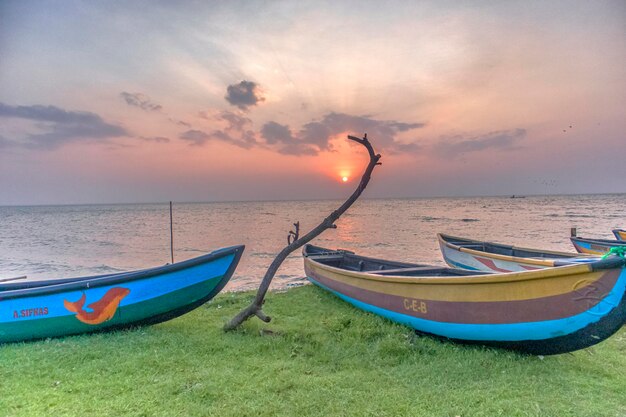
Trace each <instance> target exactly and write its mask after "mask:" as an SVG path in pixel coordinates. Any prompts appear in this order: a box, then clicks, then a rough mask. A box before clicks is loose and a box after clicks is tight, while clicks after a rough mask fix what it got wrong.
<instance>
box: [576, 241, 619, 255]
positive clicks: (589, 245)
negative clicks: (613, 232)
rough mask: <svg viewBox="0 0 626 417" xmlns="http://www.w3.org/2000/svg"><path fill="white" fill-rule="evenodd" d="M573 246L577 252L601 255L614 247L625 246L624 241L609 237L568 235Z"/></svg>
mask: <svg viewBox="0 0 626 417" xmlns="http://www.w3.org/2000/svg"><path fill="white" fill-rule="evenodd" d="M570 240H571V241H572V244H573V245H574V248H576V251H577V252H579V253H587V254H592V255H603V254H605V253H607V252H608V251H609V250H611V248H614V247H626V242H624V241H621V240H611V239H588V238H584V237H578V236H572V237H570Z"/></svg>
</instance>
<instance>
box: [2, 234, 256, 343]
mask: <svg viewBox="0 0 626 417" xmlns="http://www.w3.org/2000/svg"><path fill="white" fill-rule="evenodd" d="M243 250H244V246H233V247H229V248H224V249H219V250H216V251H214V252H211V253H209V254H206V255H203V256H199V257H197V258H193V259H189V260H186V261H183V262H178V263H175V264H171V265H165V266H161V267H157V268H151V269H146V270H141V271H133V272H124V273H118V274H110V275H99V276H92V277H81V278H68V279H59V280H46V281H33V282H21V283H4V284H0V343H4V342H18V341H24V340H33V339H42V338H48V337H57V336H66V335H72V334H79V333H90V332H96V331H103V330H113V329H120V328H126V327H131V326H137V325H145V324H155V323H160V322H163V321H166V320H170V319H173V318H175V317H178V316H180V315H182V314H185V313H187V312H189V311H191V310H193V309H194V308H196V307H198V306H200V305H202V304H204V303H205V302H207V301H209V300H210V299H211V298H213V297H214V296H215V295H216V294H217V293H218V292H220V291H221V289H222V288H224V285H226V283H227V282H228V280H229V279H230V277H231V276H232V274H233V272H234V271H235V268H236V267H237V264H238V263H239V259H240V258H241V254H242V253H243Z"/></svg>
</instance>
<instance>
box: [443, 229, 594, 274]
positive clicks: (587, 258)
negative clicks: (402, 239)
mask: <svg viewBox="0 0 626 417" xmlns="http://www.w3.org/2000/svg"><path fill="white" fill-rule="evenodd" d="M437 240H438V241H439V248H440V249H441V254H442V255H443V259H444V260H445V261H446V263H447V264H448V265H450V266H451V267H454V268H462V269H467V270H471V271H493V272H521V271H532V270H535V269H543V268H552V267H555V266H563V265H571V264H574V263H584V262H593V261H597V260H598V259H599V257H598V256H596V255H581V254H579V253H568V252H556V251H547V250H539V249H529V248H521V247H517V246H511V245H503V244H501V243H493V242H485V241H481V240H474V239H468V238H463V237H456V236H450V235H446V234H443V233H439V234H437Z"/></svg>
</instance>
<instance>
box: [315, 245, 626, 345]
mask: <svg viewBox="0 0 626 417" xmlns="http://www.w3.org/2000/svg"><path fill="white" fill-rule="evenodd" d="M303 253H304V269H305V272H306V275H307V277H308V278H309V280H310V281H311V282H313V283H314V284H317V285H319V286H320V287H322V288H324V289H326V290H328V291H330V292H332V293H334V294H336V295H337V296H339V297H340V298H342V299H344V300H345V301H348V302H349V303H351V304H353V305H354V306H356V307H358V308H360V309H363V310H366V311H369V312H372V313H375V314H378V315H381V316H383V317H386V318H388V319H390V320H393V321H395V322H398V323H402V324H405V325H408V326H411V327H412V328H414V329H415V330H418V331H420V332H423V333H428V334H432V335H435V336H439V337H443V338H447V339H452V340H455V341H460V342H464V343H479V344H485V345H492V346H497V347H502V348H509V349H515V350H519V351H523V352H527V353H533V354H539V355H547V354H557V353H564V352H571V351H574V350H577V349H583V348H586V347H589V346H592V345H595V344H596V343H599V342H601V341H602V340H604V339H606V338H608V337H609V336H611V335H612V334H613V333H615V332H616V331H617V330H619V328H620V327H621V326H622V325H623V324H624V322H626V299H625V298H626V297H625V294H624V292H625V290H626V268H625V264H626V261H625V260H624V259H623V258H620V257H617V256H610V257H608V258H606V259H603V260H599V261H597V262H592V263H586V264H578V265H570V266H562V267H559V268H547V269H541V270H536V271H526V272H510V273H503V274H492V273H487V272H477V271H465V270H461V269H452V268H444V267H433V266H427V265H419V264H410V263H404V262H391V261H386V260H380V259H374V258H367V257H364V256H358V255H356V254H354V253H352V252H349V251H345V250H329V249H324V248H320V247H316V246H312V245H307V246H306V247H305V248H304V251H303Z"/></svg>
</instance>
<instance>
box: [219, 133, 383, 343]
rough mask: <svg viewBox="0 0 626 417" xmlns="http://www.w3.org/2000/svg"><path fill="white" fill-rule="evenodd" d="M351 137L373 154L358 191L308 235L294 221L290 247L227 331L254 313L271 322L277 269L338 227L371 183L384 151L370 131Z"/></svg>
mask: <svg viewBox="0 0 626 417" xmlns="http://www.w3.org/2000/svg"><path fill="white" fill-rule="evenodd" d="M348 139H350V140H353V141H355V142H357V143H360V144H361V145H363V146H364V147H365V149H367V152H368V154H369V157H370V160H369V163H368V164H367V167H366V168H365V171H364V172H363V176H362V177H361V181H360V182H359V185H358V186H357V188H356V190H354V192H353V193H352V195H350V197H348V199H347V200H346V201H345V202H344V203H343V204H342V205H341V206H340V207H339V208H338V209H337V210H335V211H333V212H332V213H331V214H330V215H329V216H328V217H326V218H325V219H324V220H323V221H322V222H321V223H320V224H319V225H317V226H316V227H315V228H314V229H313V230H311V231H310V232H309V233H307V234H306V235H304V236H302V237H300V222H296V223H294V227H295V231H290V232H289V234H288V235H287V246H286V247H285V248H284V249H283V250H281V251H280V252H279V253H278V255H276V258H274V261H272V263H271V264H270V266H269V268H268V269H267V272H265V276H264V277H263V280H262V281H261V285H260V286H259V289H258V291H257V293H256V297H255V298H254V300H253V301H252V303H250V305H249V306H248V307H246V308H244V309H243V310H241V311H240V312H239V314H237V315H236V316H235V317H233V318H232V320H231V321H230V322H228V323H227V324H226V325H225V326H224V330H226V331H228V330H234V329H235V328H237V327H238V326H239V325H240V324H242V323H243V322H244V321H246V320H248V319H249V318H250V317H252V316H257V317H258V318H260V319H261V320H263V321H264V322H269V321H270V320H271V318H270V317H269V316H266V315H265V313H263V310H262V307H263V301H264V299H265V294H266V293H267V290H268V289H269V287H270V283H271V282H272V279H273V278H274V275H276V272H277V271H278V268H279V267H280V265H281V264H282V263H283V261H284V260H285V259H287V256H289V254H290V253H291V252H293V251H294V250H296V249H298V248H300V247H302V246H304V245H305V244H307V243H309V242H310V241H311V240H313V239H315V238H316V237H317V236H319V235H320V234H321V233H322V232H324V231H325V230H326V229H334V228H336V227H337V226H336V225H335V222H336V221H337V220H338V219H339V217H340V216H341V215H342V214H343V213H345V211H346V210H348V208H350V206H351V205H352V204H353V203H354V202H355V201H356V200H357V199H358V198H359V196H360V195H361V193H363V190H365V187H367V184H368V183H369V181H370V178H371V176H372V171H374V168H376V166H377V165H380V164H381V163H380V162H379V160H380V154H377V153H376V152H374V148H373V147H372V144H371V143H370V142H369V140H368V139H367V134H365V135H364V136H363V138H362V139H361V138H357V137H355V136H348Z"/></svg>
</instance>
